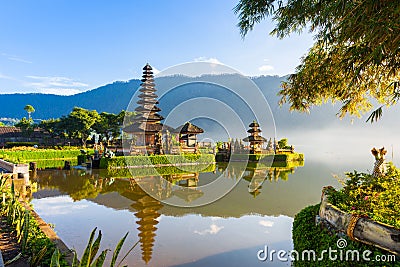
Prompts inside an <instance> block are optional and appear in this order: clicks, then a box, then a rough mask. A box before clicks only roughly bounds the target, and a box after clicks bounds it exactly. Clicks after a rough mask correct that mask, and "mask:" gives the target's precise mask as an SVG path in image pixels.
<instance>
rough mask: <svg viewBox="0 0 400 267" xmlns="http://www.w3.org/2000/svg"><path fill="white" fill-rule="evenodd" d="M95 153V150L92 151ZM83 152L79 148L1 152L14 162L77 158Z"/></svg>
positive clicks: (2, 155)
mask: <svg viewBox="0 0 400 267" xmlns="http://www.w3.org/2000/svg"><path fill="white" fill-rule="evenodd" d="M90 152H91V153H93V151H90ZM80 154H81V152H80V150H78V149H71V150H58V149H34V150H17V151H15V150H8V149H4V150H2V152H1V153H0V157H2V158H3V159H4V160H7V161H10V162H13V163H20V162H22V163H27V162H30V161H36V160H49V159H52V160H63V159H64V160H65V159H68V160H70V159H74V160H76V158H77V156H78V155H80Z"/></svg>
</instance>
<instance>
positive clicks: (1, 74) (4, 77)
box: [0, 72, 14, 80]
mask: <svg viewBox="0 0 400 267" xmlns="http://www.w3.org/2000/svg"><path fill="white" fill-rule="evenodd" d="M0 79H6V80H14V78H13V77H10V76H7V75H5V74H3V73H1V72H0Z"/></svg>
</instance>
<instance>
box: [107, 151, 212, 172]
mask: <svg viewBox="0 0 400 267" xmlns="http://www.w3.org/2000/svg"><path fill="white" fill-rule="evenodd" d="M214 161H215V159H214V155H212V154H184V155H152V156H126V157H114V158H104V157H103V158H102V159H101V160H100V168H101V169H113V168H126V167H128V166H144V165H149V166H152V165H161V164H162V165H164V164H165V165H168V164H171V165H174V164H177V165H179V164H188V163H189V164H190V163H196V164H210V163H214Z"/></svg>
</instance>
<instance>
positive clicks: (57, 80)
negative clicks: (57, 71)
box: [26, 76, 88, 88]
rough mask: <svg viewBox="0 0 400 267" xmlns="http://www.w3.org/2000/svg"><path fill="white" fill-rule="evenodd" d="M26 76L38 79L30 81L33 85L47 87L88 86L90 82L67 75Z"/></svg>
mask: <svg viewBox="0 0 400 267" xmlns="http://www.w3.org/2000/svg"><path fill="white" fill-rule="evenodd" d="M26 78H30V79H33V80H36V81H37V82H31V83H29V84H30V85H31V86H34V87H39V88H46V87H87V86H88V84H86V83H81V82H77V81H74V80H73V79H71V78H67V77H57V76H55V77H54V76H53V77H51V76H50V77H46V76H26Z"/></svg>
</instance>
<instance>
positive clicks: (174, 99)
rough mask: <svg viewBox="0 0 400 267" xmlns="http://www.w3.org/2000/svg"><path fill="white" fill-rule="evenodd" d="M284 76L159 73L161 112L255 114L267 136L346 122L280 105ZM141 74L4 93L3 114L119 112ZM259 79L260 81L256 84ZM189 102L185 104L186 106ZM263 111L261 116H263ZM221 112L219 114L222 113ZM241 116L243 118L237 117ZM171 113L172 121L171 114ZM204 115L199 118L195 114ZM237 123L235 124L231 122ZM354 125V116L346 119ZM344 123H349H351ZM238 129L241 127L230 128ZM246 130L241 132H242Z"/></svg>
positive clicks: (330, 109)
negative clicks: (28, 108) (68, 87)
mask: <svg viewBox="0 0 400 267" xmlns="http://www.w3.org/2000/svg"><path fill="white" fill-rule="evenodd" d="M285 79H286V77H279V76H260V77H252V78H250V79H247V78H245V77H243V76H239V75H235V74H223V75H204V76H200V77H194V78H193V77H187V76H179V75H178V76H167V77H159V78H156V79H155V83H156V88H157V89H158V91H157V95H158V96H159V100H160V104H159V107H160V108H161V109H162V111H161V115H163V116H164V117H166V120H165V121H166V124H169V125H171V126H174V127H175V126H177V125H178V124H181V123H183V122H185V121H187V120H189V119H190V120H192V119H193V118H194V121H195V122H196V124H198V125H199V126H200V127H202V128H204V129H207V130H208V131H209V132H219V133H220V132H221V128H222V129H227V128H229V127H233V126H238V127H239V126H240V125H239V124H243V125H242V126H240V127H245V128H247V125H248V124H249V123H250V122H251V121H252V120H253V119H255V117H254V113H256V114H258V117H257V119H258V120H264V124H262V130H264V134H265V136H273V135H272V134H271V132H268V133H266V132H265V131H272V130H273V129H274V128H275V127H273V125H272V123H273V122H275V126H276V128H277V129H281V130H283V132H285V130H299V131H302V132H304V131H307V130H309V129H313V130H320V129H325V128H328V127H331V126H333V127H336V126H338V127H339V126H340V127H341V126H343V125H344V124H343V122H341V121H340V120H339V119H338V118H337V117H336V113H337V111H338V110H339V106H338V105H331V104H325V105H322V106H320V107H315V108H313V109H312V110H311V113H310V114H304V113H298V112H290V111H289V106H288V105H287V104H285V105H283V106H282V107H279V105H278V101H279V96H278V95H277V93H278V92H279V90H280V83H281V82H282V81H284V80H285ZM140 83H141V82H140V80H137V79H133V80H130V81H128V82H114V83H112V84H108V85H105V86H102V87H99V88H96V89H93V90H90V91H87V92H83V93H80V94H76V95H71V96H59V95H50V94H0V103H2V108H1V109H0V118H22V117H24V116H26V115H27V114H26V112H25V111H24V106H25V105H27V104H30V105H32V106H33V107H34V108H35V110H36V111H35V113H33V114H32V116H33V118H34V119H49V118H58V117H61V116H63V115H67V114H68V113H69V112H71V110H72V109H73V107H75V106H79V107H83V108H86V109H91V110H92V109H95V110H97V111H98V112H103V111H105V112H112V113H118V112H120V111H121V110H126V109H127V107H128V105H129V103H130V101H131V99H132V101H131V102H132V105H131V106H130V107H129V109H128V110H133V109H134V108H135V107H136V101H137V100H136V99H137V97H136V95H135V93H136V92H137V89H138V88H139V86H140ZM255 85H257V86H258V87H256V86H255ZM264 97H265V98H266V100H267V101H268V104H269V106H270V109H271V111H272V114H273V117H272V116H270V112H269V109H268V105H267V104H266V102H265V101H264V100H262V98H264ZM185 104H187V105H186V106H185ZM396 110H397V109H395V110H394V111H392V112H387V113H388V114H386V113H385V116H384V120H385V122H384V124H385V125H394V124H396V125H397V124H398V123H397V114H398V113H397V112H396ZM171 114H172V115H171ZM260 114H261V116H260ZM218 116H219V117H218ZM235 116H238V117H239V119H240V122H241V123H237V120H236V121H235V119H237V118H236V117H235ZM171 117H173V119H174V122H171V123H169V122H168V120H169V119H170V118H171ZM196 117H201V118H196ZM364 121H365V120H357V119H356V120H355V122H356V123H355V124H356V125H358V126H359V127H365V123H364ZM232 125H233V126H232ZM345 125H347V126H348V125H350V120H349V119H346V120H345ZM347 126H346V127H347ZM232 131H238V128H234V127H233V129H232ZM396 131H397V128H396ZM241 135H242V134H241Z"/></svg>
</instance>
